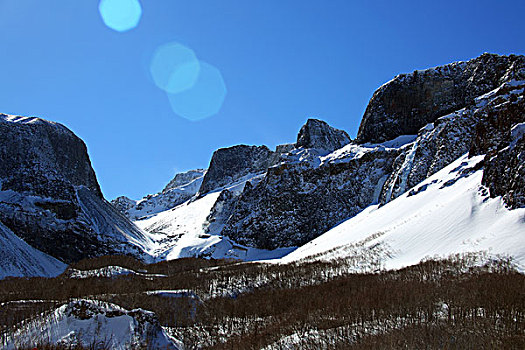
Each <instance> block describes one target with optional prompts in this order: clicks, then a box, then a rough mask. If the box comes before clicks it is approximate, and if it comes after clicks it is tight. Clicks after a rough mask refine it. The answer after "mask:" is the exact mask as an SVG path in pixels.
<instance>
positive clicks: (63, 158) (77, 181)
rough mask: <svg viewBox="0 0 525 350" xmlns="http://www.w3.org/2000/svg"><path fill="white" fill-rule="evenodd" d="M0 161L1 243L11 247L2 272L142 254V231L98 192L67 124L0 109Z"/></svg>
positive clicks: (51, 271)
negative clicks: (7, 112)
mask: <svg viewBox="0 0 525 350" xmlns="http://www.w3.org/2000/svg"><path fill="white" fill-rule="evenodd" d="M0 164H1V166H0V186H1V187H0V225H1V226H0V227H2V239H1V241H0V247H1V249H2V250H6V251H7V250H8V251H10V253H9V254H7V253H6V255H4V256H3V257H2V259H6V260H5V261H6V262H5V263H4V264H3V267H2V270H1V271H0V275H2V276H5V275H6V274H9V275H17V276H18V275H35V274H38V275H44V276H49V275H56V274H58V273H60V272H61V270H62V269H63V264H62V263H70V262H73V261H78V260H80V259H83V258H87V257H94V256H100V255H107V254H134V255H136V256H137V257H141V258H147V256H146V255H145V254H144V250H145V247H147V246H148V245H149V244H150V241H149V239H148V237H147V236H146V235H144V233H143V232H142V231H141V230H140V229H138V228H137V227H136V226H135V225H133V224H132V223H131V222H130V221H129V220H127V219H126V218H125V217H124V216H123V215H122V214H120V213H119V212H118V211H117V210H116V209H115V208H114V207H113V206H112V205H111V204H109V202H107V201H106V200H105V199H104V198H103V196H102V192H101V191H100V188H99V185H98V182H97V179H96V176H95V173H94V171H93V169H92V167H91V163H90V160H89V157H88V154H87V149H86V146H85V145H84V143H83V142H82V140H80V139H79V138H78V137H77V136H75V135H74V134H73V133H72V132H71V131H70V130H69V129H67V128H66V127H65V126H63V125H61V124H58V123H54V122H50V121H46V120H43V119H40V118H32V117H31V118H30V117H19V116H12V115H6V114H0ZM10 246H12V247H13V248H8V247H10ZM15 247H16V253H15ZM38 251H40V252H38ZM51 257H52V258H51ZM53 258H54V259H53ZM61 262H62V263H61ZM30 265H32V266H33V268H30V267H29V266H30Z"/></svg>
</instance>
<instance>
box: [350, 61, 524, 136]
mask: <svg viewBox="0 0 525 350" xmlns="http://www.w3.org/2000/svg"><path fill="white" fill-rule="evenodd" d="M524 67H525V57H524V56H514V55H511V56H498V55H494V54H483V55H481V56H480V57H478V58H475V59H473V60H470V61H468V62H456V63H451V64H447V65H445V66H440V67H437V68H431V69H427V70H424V71H414V72H413V73H410V74H401V75H398V76H397V77H396V78H394V79H393V80H392V81H390V82H388V83H386V84H385V85H383V86H381V87H380V88H379V89H378V90H377V91H376V92H375V93H374V95H373V96H372V98H371V100H370V103H369V104H368V107H367V108H366V111H365V114H364V116H363V120H362V122H361V125H360V126H359V132H358V135H357V139H356V141H357V142H358V143H366V142H372V143H377V142H384V141H387V140H391V139H394V138H396V137H398V136H400V135H410V134H416V133H417V132H418V130H419V129H420V128H422V127H423V126H425V125H426V124H428V123H432V122H434V121H435V120H436V119H437V118H439V117H441V116H444V115H446V114H449V113H451V112H453V111H456V110H459V109H461V108H463V107H466V106H468V105H470V104H472V103H473V101H474V98H476V97H478V96H481V95H483V94H484V93H487V92H489V91H491V90H493V89H495V88H496V87H498V86H500V85H501V84H503V83H504V82H507V81H510V80H512V79H524V78H525V70H524Z"/></svg>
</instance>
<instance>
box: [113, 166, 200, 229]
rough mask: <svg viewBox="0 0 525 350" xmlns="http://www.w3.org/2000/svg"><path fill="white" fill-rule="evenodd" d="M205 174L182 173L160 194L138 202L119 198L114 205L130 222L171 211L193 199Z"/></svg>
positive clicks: (197, 171) (114, 201)
mask: <svg viewBox="0 0 525 350" xmlns="http://www.w3.org/2000/svg"><path fill="white" fill-rule="evenodd" d="M205 174H206V170H204V169H196V170H190V171H187V172H185V173H180V174H177V175H176V176H175V178H174V179H173V180H171V181H170V183H169V184H168V185H166V187H165V188H164V189H163V190H162V191H161V192H159V193H156V194H152V195H147V196H145V197H144V198H142V199H140V200H138V201H134V200H132V199H129V198H127V197H119V198H117V199H115V200H113V201H112V203H113V204H114V205H115V206H116V207H117V208H118V209H119V210H121V211H122V213H123V214H124V215H126V216H127V217H128V218H129V219H130V220H141V219H144V218H146V217H148V216H151V215H154V214H157V213H160V212H162V211H165V210H168V209H171V208H173V207H175V206H177V205H179V204H181V203H183V202H185V201H187V200H188V199H190V198H191V197H193V196H194V195H195V194H196V193H197V192H198V191H199V188H200V187H201V184H202V180H203V178H204V175H205Z"/></svg>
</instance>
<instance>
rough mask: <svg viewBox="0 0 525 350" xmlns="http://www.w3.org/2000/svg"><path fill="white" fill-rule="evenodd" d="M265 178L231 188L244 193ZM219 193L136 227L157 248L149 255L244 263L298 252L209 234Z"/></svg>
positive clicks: (155, 216)
mask: <svg viewBox="0 0 525 350" xmlns="http://www.w3.org/2000/svg"><path fill="white" fill-rule="evenodd" d="M260 177H261V175H253V174H252V175H250V176H246V177H244V178H243V179H241V180H240V181H239V182H237V183H234V184H232V185H230V186H229V187H227V189H228V190H229V191H231V192H234V193H237V192H239V191H242V189H243V188H244V185H245V184H246V182H247V181H258V180H259V178H260ZM222 189H223V188H221V189H219V190H218V191H216V192H212V193H209V194H207V195H205V196H203V197H200V198H198V199H192V200H189V201H187V202H185V203H183V204H181V205H179V206H177V207H175V208H172V209H170V210H166V211H163V212H161V213H158V214H156V215H153V216H151V217H149V218H147V219H143V220H137V221H135V222H134V223H135V224H136V225H137V226H138V227H139V228H141V229H142V230H144V231H145V232H146V233H147V235H148V236H149V239H150V240H151V241H153V242H154V243H153V247H152V248H151V249H150V250H149V251H148V253H149V254H150V255H151V256H153V257H154V259H155V260H158V261H161V260H173V259H178V258H184V257H211V258H215V259H222V258H234V259H242V260H247V261H251V260H259V259H273V258H278V257H282V256H284V255H286V254H287V253H289V252H290V251H292V250H293V249H294V248H282V249H276V250H273V251H268V250H262V249H256V248H250V247H245V246H242V245H239V244H236V243H235V242H233V241H231V240H230V239H228V238H227V237H224V236H221V235H219V233H214V232H206V231H205V229H204V225H205V223H206V218H207V217H208V215H209V214H210V211H211V209H212V207H213V205H214V204H215V202H216V201H217V198H218V197H219V195H220V190H222Z"/></svg>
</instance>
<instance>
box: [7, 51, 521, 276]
mask: <svg viewBox="0 0 525 350" xmlns="http://www.w3.org/2000/svg"><path fill="white" fill-rule="evenodd" d="M524 90H525V57H524V56H513V55H511V56H498V55H491V54H484V55H482V56H480V57H478V58H475V59H473V60H470V61H468V62H456V63H452V64H449V65H445V66H441V67H436V68H431V69H428V70H424V71H415V72H413V73H410V74H402V75H399V76H397V77H395V78H394V79H393V80H392V81H390V82H388V83H386V84H384V85H383V86H381V87H380V88H379V89H378V90H377V91H376V92H375V93H374V95H373V97H372V99H371V100H370V103H369V106H368V107H367V110H366V112H365V115H364V117H363V120H362V123H361V126H360V128H359V133H358V136H357V139H356V140H351V139H350V137H349V136H348V134H347V133H346V132H345V131H342V130H339V129H336V128H334V127H332V126H330V125H328V124H327V123H325V122H323V121H320V120H317V119H309V120H308V121H307V122H306V123H305V125H304V126H303V127H302V128H301V129H300V131H299V133H298V135H297V139H296V142H295V143H290V144H285V145H279V146H277V147H276V149H275V151H272V150H270V149H268V148H267V147H266V146H247V145H237V146H233V147H228V148H221V149H219V150H217V151H215V152H214V154H213V155H212V157H211V161H210V164H209V167H208V169H206V170H202V169H197V170H192V171H189V172H186V173H182V174H178V175H176V176H175V178H174V179H173V180H172V181H171V182H170V183H169V184H168V185H167V186H166V187H165V188H164V190H162V191H161V192H159V193H157V194H154V195H148V196H146V197H144V198H143V199H142V200H139V201H134V200H131V199H129V198H125V197H119V198H117V199H116V200H114V201H113V202H112V204H113V205H110V204H109V203H108V202H107V201H106V200H105V199H104V198H103V197H102V194H101V192H100V188H99V186H98V182H97V180H96V177H95V174H94V172H93V169H92V168H91V164H90V162H89V157H88V155H87V151H86V147H85V145H84V143H83V142H82V141H81V140H80V139H79V138H78V137H76V136H75V135H74V134H73V133H72V132H71V131H69V130H68V129H67V128H65V127H64V126H62V125H60V124H56V123H53V122H48V121H45V120H42V119H38V118H25V117H15V116H8V115H0V131H1V132H2V133H1V137H0V163H1V164H2V167H1V168H0V185H1V188H0V224H1V225H2V226H0V227H2V228H5V229H2V237H4V238H1V239H2V243H1V244H2V247H8V246H16V247H18V248H16V249H19V250H20V253H16V254H14V255H13V259H14V260H13V261H14V263H12V264H11V265H9V266H8V265H5V264H4V266H6V267H3V269H4V271H6V272H4V273H3V274H0V275H2V276H5V275H6V274H15V275H22V274H42V275H53V274H56V273H58V272H59V271H60V270H61V269H63V265H61V262H64V263H69V262H72V261H77V260H79V259H82V258H86V257H92V256H100V255H106V254H130V255H134V256H136V257H138V258H140V259H143V260H146V261H160V260H166V259H176V258H180V257H190V256H196V257H213V258H238V259H243V260H258V259H270V258H281V257H283V256H285V255H286V254H288V253H290V252H292V251H293V250H295V249H296V248H297V247H301V248H299V249H298V250H297V251H296V252H293V253H291V254H290V255H288V256H287V257H285V258H283V260H282V261H295V260H297V259H302V258H305V257H307V256H310V255H312V254H313V255H319V256H323V257H324V256H330V254H331V253H330V254H328V253H327V254H328V255H326V254H325V253H324V250H326V249H328V250H331V249H334V248H337V246H338V245H343V246H345V247H347V248H348V247H349V246H352V247H354V248H355V246H356V245H359V244H361V243H362V241H366V242H367V243H363V244H362V246H359V247H360V248H359V249H361V248H362V249H364V248H363V247H368V248H370V247H374V249H376V248H377V249H376V250H381V249H382V248H381V247H385V249H386V250H385V251H387V253H385V254H387V255H388V254H390V255H391V257H392V259H393V260H391V261H392V262H391V263H390V262H389V261H390V260H388V259H386V260H385V266H401V265H402V263H398V262H404V263H408V261H411V263H412V262H417V261H415V260H417V259H421V258H422V257H424V256H426V255H433V254H445V253H454V252H463V251H465V250H468V251H472V250H473V246H474V245H472V244H470V243H466V244H463V245H459V246H457V244H458V243H457V241H456V240H454V239H453V237H455V236H454V233H453V232H452V226H447V227H443V226H440V225H435V227H436V228H435V229H432V230H431V229H430V228H428V231H429V232H432V237H449V236H450V240H447V239H444V238H443V239H441V240H440V241H441V242H444V243H443V244H445V245H446V247H445V246H438V245H437V243H436V245H434V244H431V245H430V246H425V248H417V249H418V250H417V253H413V254H412V253H410V251H411V250H410V249H408V248H407V245H406V244H404V243H403V244H401V243H399V244H397V243H395V242H399V241H400V240H402V239H400V238H399V239H398V236H399V235H401V233H400V232H401V231H399V230H401V229H399V230H394V229H393V228H392V226H391V225H393V224H394V223H399V222H402V221H403V220H402V219H401V217H406V218H409V217H411V214H410V213H412V212H413V213H419V211H420V210H421V208H427V210H429V212H432V213H434V214H435V216H439V217H441V219H440V221H445V222H446V221H447V220H451V221H450V222H451V223H453V226H454V225H455V226H456V227H457V236H458V237H460V236H461V237H465V238H464V240H467V241H468V240H478V239H481V241H483V242H484V243H483V244H481V243H480V244H479V248H480V250H487V249H488V248H489V247H491V246H492V247H493V250H494V252H497V253H505V252H507V253H509V254H513V255H515V257H516V258H518V260H520V259H522V255H520V254H522V253H521V252H520V251H519V250H516V249H514V250H513V249H510V247H508V248H509V250H508V251H506V249H507V246H506V245H505V244H503V243H501V239H502V238H501V237H500V236H491V235H490V233H489V232H488V231H485V230H482V229H481V227H485V226H486V227H490V225H495V226H494V227H495V228H497V230H499V231H501V232H507V233H508V236H511V235H512V233H514V236H513V238H512V239H508V240H509V241H512V242H514V240H518V241H515V242H514V244H515V245H516V246H520V244H518V243H519V242H521V239H523V238H522V235H520V233H521V232H523V226H522V225H521V224H520V223H519V222H518V223H516V222H515V221H512V220H514V219H515V218H516V217H520V215H521V220H522V221H523V218H522V217H523V214H522V208H524V206H525V180H524V179H525V165H524V164H525V159H524V157H525V151H524V149H525V139H524V137H523V133H524V131H523V130H524V127H523V125H524V123H525V97H524ZM459 159H461V160H459ZM458 161H459V163H458V164H456V165H455V168H454V169H456V168H457V169H460V170H458V171H459V172H458V171H456V172H454V171H452V170H453V169H450V168H449V165H450V164H453V163H454V162H458ZM463 163H465V164H466V165H464V164H463ZM454 164H455V163H454ZM467 169H470V170H467ZM466 172H467V173H468V174H467V175H468V176H467V175H465V174H466ZM438 174H439V176H438ZM458 174H460V175H458ZM433 176H438V177H437V178H434V177H433ZM456 177H459V178H456ZM430 179H432V180H430ZM428 181H430V182H428ZM432 181H434V182H432ZM445 184H448V185H447V186H444V185H445ZM461 184H463V185H461ZM460 185H461V186H460ZM474 188H475V189H474ZM479 191H481V192H479ZM478 192H479V193H478ZM416 193H417V195H416ZM480 193H482V194H480ZM421 198H423V199H421ZM466 198H469V199H470V200H472V201H473V202H469V203H470V204H469V205H470V206H469V208H471V210H473V211H476V212H481V213H484V217H488V218H492V219H490V220H489V219H486V220H489V221H486V220H485V219H484V220H485V221H483V220H481V219H479V218H477V217H467V216H465V215H466V214H465V213H466V212H465V211H461V210H459V209H458V210H456V211H455V212H454V213H457V215H458V216H457V217H455V216H451V217H450V219H448V216H447V215H452V213H449V212H448V211H446V210H442V211H439V210H438V209H439V208H442V207H446V208H449V207H454V205H453V203H456V201H457V203H460V204H461V205H460V206H461V208H466V207H467V202H468V201H467V200H466ZM416 199H417V200H416ZM420 201H423V202H424V203H422V202H420ZM411 206H413V208H411ZM434 207H435V208H438V209H432V210H430V209H431V208H434ZM396 208H397V209H398V210H399V212H398V211H396ZM375 213H380V214H375ZM423 214H424V213H420V214H418V215H419V216H421V217H422V216H424V215H423ZM464 214H465V215H464ZM377 215H380V216H381V218H385V219H384V220H383V219H382V220H380V219H379V217H378V216H377ZM388 218H390V219H388ZM512 218H514V219H512ZM129 219H131V220H132V221H133V222H131V221H130V220H129ZM356 220H358V221H359V222H362V223H363V224H362V225H365V226H367V225H368V226H367V227H370V228H375V230H376V231H377V232H376V231H374V232H371V231H369V230H365V229H362V228H359V229H354V228H353V227H354V226H355V227H357V226H356V225H357V224H356V222H357V221H356ZM369 220H373V222H374V224H373V225H372V224H371V223H368V221H369ZM385 220H387V221H388V222H387V221H385ZM389 220H390V221H389ZM407 220H408V219H407ZM476 220H478V221H476ZM480 220H481V221H480ZM421 222H423V221H421ZM466 222H470V223H472V226H471V227H470V228H469V229H466V228H465V229H461V228H462V227H464V226H465V227H467V226H468V225H466V224H465V223H466ZM434 224H436V222H434V221H425V225H427V226H429V227H430V226H432V225H434ZM396 225H397V224H396ZM418 225H420V221H417V220H415V219H410V220H408V221H407V222H406V223H404V224H403V225H397V226H396V227H403V230H405V231H406V232H412V233H410V234H411V235H413V237H414V240H419V239H421V240H423V241H425V242H429V244H430V242H432V240H431V239H427V238H426V237H425V236H418V235H417V234H416V233H415V232H416V231H417V230H420V229H422V227H423V226H424V225H423V224H421V225H423V226H418ZM462 225H463V226H462ZM349 227H351V229H348V228H349ZM359 227H360V226H359ZM350 231H352V232H350ZM383 231H388V232H392V233H391V235H390V234H387V233H384V232H383ZM334 232H339V233H338V234H336V233H334ZM341 232H344V233H341ZM354 232H357V233H354ZM476 232H478V233H480V232H481V233H483V234H481V233H480V234H481V236H479V237H478V236H476V235H477V234H478V233H476ZM343 236H344V237H343ZM376 236H377V237H376ZM408 236H409V234H407V237H408ZM318 237H325V238H324V239H321V238H318ZM334 237H335V238H334ZM381 237H382V238H381ZM476 237H477V238H476ZM387 238H388V239H387ZM17 239H18V240H19V241H17ZM312 240H314V241H313V242H316V243H309V242H312ZM319 240H322V241H323V242H324V243H323V244H319V242H320V241H319ZM396 240H397V241H396ZM506 240H507V239H506ZM371 241H373V242H377V243H378V245H377V246H373V245H369V244H368V242H371ZM462 241H463V239H462ZM481 241H480V242H481ZM13 242H16V243H13ZM447 242H448V243H447ZM469 242H470V241H469ZM312 244H317V246H316V247H317V248H315V249H314V248H312ZM469 244H470V245H469ZM522 245H523V244H522ZM388 247H390V248H388ZM465 247H469V248H468V249H467V248H465ZM498 247H501V249H499V248H498ZM354 248H352V249H354ZM380 248H381V249H380ZM471 248H472V249H471ZM6 249H7V248H6ZM13 249H14V248H13ZM35 249H36V250H35ZM323 249H324V250H323ZM342 249H343V248H342ZM344 249H346V248H344ZM344 249H343V250H344ZM355 249H358V248H355ZM362 249H361V251H360V252H361V253H362V252H363V250H362ZM374 249H372V250H373V251H375V250H374ZM8 250H12V249H10V248H9V249H8ZM346 250H347V251H349V252H350V251H351V250H348V249H346ZM39 251H40V252H39ZM396 252H397V253H396ZM46 254H47V256H46ZM381 254H382V253H381ZM381 254H379V255H377V257H379V258H381V259H383V256H382V255H381ZM396 254H397V255H396ZM404 254H407V255H406V256H404ZM410 254H412V255H410ZM335 255H337V254H335ZM335 255H334V256H335ZM22 257H23V258H22ZM35 259H36V260H38V261H39V263H38V264H39V266H40V268H37V269H35V270H29V269H27V268H26V267H27V266H29V265H31V264H33V263H32V262H31V261H36V260H35ZM54 259H57V260H54ZM396 259H397V260H396ZM18 260H19V262H18ZM6 261H7V260H6ZM520 261H521V260H520ZM389 264H390V265H389ZM396 264H397V265H396ZM16 266H22V268H20V269H19V270H18V271H14V270H13V269H14V267H16ZM23 266H25V267H23ZM7 271H8V272H7Z"/></svg>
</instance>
